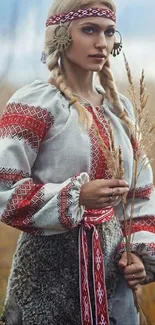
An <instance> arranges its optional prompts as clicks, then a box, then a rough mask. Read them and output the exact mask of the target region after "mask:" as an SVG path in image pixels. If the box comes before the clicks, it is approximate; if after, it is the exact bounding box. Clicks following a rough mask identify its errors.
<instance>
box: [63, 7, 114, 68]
mask: <svg viewBox="0 0 155 325" xmlns="http://www.w3.org/2000/svg"><path fill="white" fill-rule="evenodd" d="M92 7H96V6H92ZM98 7H99V8H107V7H105V5H101V4H100V5H99V6H98ZM115 28H116V25H115V23H114V22H113V21H112V20H110V19H108V18H102V17H88V18H82V19H78V20H75V21H74V22H72V23H71V25H70V34H71V37H72V44H71V46H70V47H69V48H68V49H67V51H66V53H65V55H66V57H67V59H68V60H69V61H71V62H72V63H74V64H76V65H78V66H79V67H80V68H83V69H85V70H87V71H100V70H101V69H102V68H103V65H104V64H105V62H106V60H107V59H108V57H109V55H110V53H111V51H112V49H113V46H114V41H115V36H114V34H115Z"/></svg>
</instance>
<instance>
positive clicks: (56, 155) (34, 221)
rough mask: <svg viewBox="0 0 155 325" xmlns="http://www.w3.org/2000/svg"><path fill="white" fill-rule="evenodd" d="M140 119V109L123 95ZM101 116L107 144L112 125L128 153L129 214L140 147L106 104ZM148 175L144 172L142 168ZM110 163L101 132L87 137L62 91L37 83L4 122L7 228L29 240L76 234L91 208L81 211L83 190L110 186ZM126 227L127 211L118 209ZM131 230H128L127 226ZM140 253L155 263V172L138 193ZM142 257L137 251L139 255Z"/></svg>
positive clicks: (16, 99)
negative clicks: (93, 183)
mask: <svg viewBox="0 0 155 325" xmlns="http://www.w3.org/2000/svg"><path fill="white" fill-rule="evenodd" d="M120 98H121V100H122V102H123V105H124V107H125V109H126V110H127V112H128V114H129V116H130V118H131V119H134V116H133V112H132V106H131V104H130V102H129V100H128V99H127V98H125V97H124V96H122V95H120ZM87 109H89V111H90V112H91V114H92V115H93V118H94V119H95V121H96V123H97V125H98V128H99V132H100V134H101V136H102V137H103V139H104V141H105V142H106V141H108V138H107V135H106V132H107V128H106V119H107V118H110V120H111V123H112V127H113V132H114V135H115V143H116V145H117V146H119V145H120V146H121V148H122V151H123V161H124V169H125V179H126V181H127V182H128V183H129V186H130V192H129V196H128V200H127V201H128V202H127V208H126V211H127V213H128V216H129V214H130V202H131V197H132V169H133V145H132V143H131V141H130V138H129V134H128V130H127V128H126V127H125V125H124V124H123V122H121V121H120V119H119V118H118V117H117V116H116V114H114V112H113V108H112V106H111V104H110V103H109V102H108V101H107V100H104V103H103V105H102V106H101V107H97V108H96V111H97V116H96V115H95V114H94V112H93V109H92V108H91V107H90V106H87ZM139 168H140V167H139ZM105 169H106V162H105V160H104V157H103V154H102V152H101V150H100V148H99V146H98V141H97V138H96V136H95V134H94V132H93V127H92V128H91V130H90V131H89V132H87V131H86V130H85V129H84V128H83V126H82V125H81V124H80V123H79V121H78V113H77V111H76V110H75V108H74V105H70V103H69V101H68V100H67V99H66V98H65V97H64V96H63V95H62V94H61V93H60V91H59V90H58V89H57V88H56V87H55V86H51V85H50V84H49V83H47V82H46V81H40V80H37V81H35V82H33V83H32V84H30V85H27V86H25V87H23V88H21V89H19V90H18V91H17V92H16V93H15V94H14V95H13V96H12V98H11V99H10V100H9V102H8V104H7V106H6V108H5V109H4V112H3V115H2V117H1V120H0V220H1V221H2V222H4V223H6V224H8V225H10V226H12V227H15V228H18V229H20V230H22V231H24V232H28V233H32V234H37V235H46V236H48V235H53V234H59V233H63V232H66V231H67V229H70V228H71V227H76V226H77V225H78V224H79V222H80V221H81V220H82V217H83V214H84V211H85V208H84V207H83V206H80V205H79V193H80V188H81V186H82V184H84V183H85V182H88V181H89V180H93V179H99V178H104V177H106V176H105ZM114 210H115V215H116V217H117V218H118V219H119V221H120V223H121V221H122V211H121V206H120V205H119V204H118V206H116V207H115V208H114ZM122 230H123V223H122ZM132 231H133V234H134V236H133V245H134V244H135V247H138V246H137V244H139V243H144V245H145V248H146V250H147V251H148V254H149V256H150V257H151V256H152V257H151V258H152V259H154V256H155V192H154V188H153V177H152V170H151V167H150V165H148V166H147V168H146V169H145V170H144V171H143V173H142V174H141V177H140V179H139V182H138V187H137V190H136V202H135V210H134V222H133V225H132ZM136 249H137V248H136Z"/></svg>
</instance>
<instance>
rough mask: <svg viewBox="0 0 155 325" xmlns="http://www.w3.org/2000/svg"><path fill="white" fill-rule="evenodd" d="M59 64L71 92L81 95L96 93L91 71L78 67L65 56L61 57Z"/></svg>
mask: <svg viewBox="0 0 155 325" xmlns="http://www.w3.org/2000/svg"><path fill="white" fill-rule="evenodd" d="M61 65H62V70H63V73H64V75H65V79H66V82H67V85H68V86H69V88H70V89H71V90H72V92H73V93H76V94H79V95H82V96H89V95H93V94H96V93H97V91H96V89H95V88H94V86H93V72H92V71H86V70H84V69H82V68H80V67H79V66H77V65H76V64H75V63H73V62H71V61H69V60H68V59H67V58H66V57H63V58H62V62H61Z"/></svg>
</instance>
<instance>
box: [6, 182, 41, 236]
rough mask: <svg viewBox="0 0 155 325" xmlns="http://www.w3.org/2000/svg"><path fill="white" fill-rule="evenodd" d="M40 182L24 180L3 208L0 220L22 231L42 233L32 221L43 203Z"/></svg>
mask: <svg viewBox="0 0 155 325" xmlns="http://www.w3.org/2000/svg"><path fill="white" fill-rule="evenodd" d="M42 187H43V185H42V184H34V183H33V181H32V180H28V181H26V182H25V183H24V184H22V185H21V186H18V188H17V189H16V190H15V192H14V193H13V194H12V197H11V199H10V200H9V202H8V204H7V206H6V209H5V210H4V212H3V214H2V216H1V221H2V222H4V223H6V224H7V225H10V226H12V227H15V228H17V229H20V230H22V231H25V232H28V233H33V234H37V235H38V234H42V233H43V231H42V230H40V229H37V228H36V227H35V225H34V224H33V222H32V217H33V215H34V214H35V213H36V212H37V211H38V210H39V209H40V207H41V205H42V203H43V192H42Z"/></svg>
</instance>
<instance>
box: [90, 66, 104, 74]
mask: <svg viewBox="0 0 155 325" xmlns="http://www.w3.org/2000/svg"><path fill="white" fill-rule="evenodd" d="M103 67H104V64H102V65H101V64H100V65H98V66H97V65H96V66H94V67H92V66H91V67H90V68H89V71H92V72H100V71H101V70H102V69H103Z"/></svg>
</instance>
